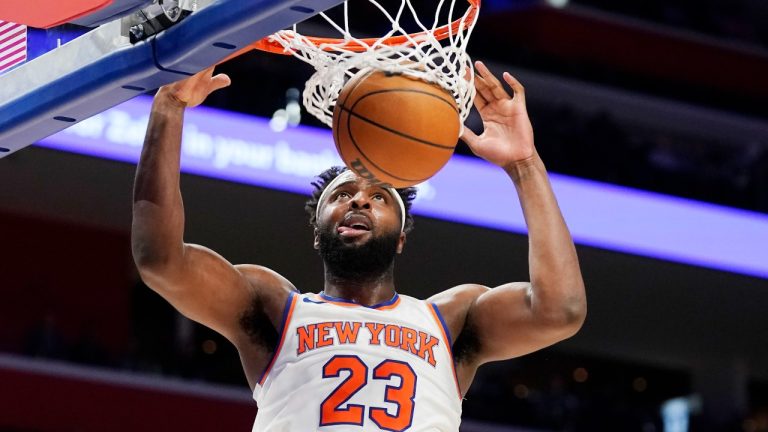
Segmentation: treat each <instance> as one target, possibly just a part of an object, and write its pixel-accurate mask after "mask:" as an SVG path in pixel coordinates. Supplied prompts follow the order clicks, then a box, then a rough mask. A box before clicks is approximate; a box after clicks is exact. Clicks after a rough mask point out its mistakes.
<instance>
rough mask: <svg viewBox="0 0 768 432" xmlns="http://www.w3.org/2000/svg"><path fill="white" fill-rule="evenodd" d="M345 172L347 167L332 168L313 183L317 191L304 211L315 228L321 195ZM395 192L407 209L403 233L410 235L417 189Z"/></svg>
mask: <svg viewBox="0 0 768 432" xmlns="http://www.w3.org/2000/svg"><path fill="white" fill-rule="evenodd" d="M344 171H347V168H346V167H341V166H332V167H330V168H328V169H327V170H325V171H323V172H321V173H320V175H318V176H317V181H314V182H312V186H313V187H314V188H315V190H313V191H312V195H311V197H310V198H309V200H308V201H307V203H306V204H304V210H306V211H307V213H309V224H310V225H312V226H313V227H315V228H317V205H318V203H319V200H320V195H322V194H323V191H324V190H325V188H327V187H328V185H329V184H330V183H331V182H332V181H333V179H335V178H336V177H338V176H339V175H341V173H343V172H344ZM395 190H396V191H397V193H398V195H400V198H402V200H403V206H404V207H405V226H404V227H403V231H405V232H406V233H408V232H410V231H411V230H412V229H413V215H411V205H412V204H413V200H415V199H416V190H417V189H416V188H415V187H407V188H400V189H395Z"/></svg>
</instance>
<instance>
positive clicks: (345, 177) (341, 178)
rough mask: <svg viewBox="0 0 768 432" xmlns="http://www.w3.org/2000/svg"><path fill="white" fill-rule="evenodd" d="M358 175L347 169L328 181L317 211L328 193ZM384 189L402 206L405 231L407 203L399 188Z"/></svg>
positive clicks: (401, 222)
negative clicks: (398, 191)
mask: <svg viewBox="0 0 768 432" xmlns="http://www.w3.org/2000/svg"><path fill="white" fill-rule="evenodd" d="M356 178H357V176H356V175H355V173H354V172H352V171H350V170H347V171H344V172H343V173H341V174H339V175H338V176H336V178H335V179H333V180H331V182H330V183H328V186H326V187H325V189H323V193H321V194H320V198H319V199H318V200H317V213H318V214H320V206H321V205H322V204H323V199H325V197H326V195H328V193H329V191H331V190H333V189H334V188H335V187H336V186H339V185H340V184H341V183H346V182H348V181H350V182H352V181H355V179H356ZM384 189H386V190H387V192H389V194H390V195H392V198H394V199H395V202H397V205H398V207H400V231H403V230H404V229H405V204H404V203H403V199H402V198H400V194H399V193H397V190H395V188H392V187H385V188H384Z"/></svg>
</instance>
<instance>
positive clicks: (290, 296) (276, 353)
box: [256, 291, 297, 385]
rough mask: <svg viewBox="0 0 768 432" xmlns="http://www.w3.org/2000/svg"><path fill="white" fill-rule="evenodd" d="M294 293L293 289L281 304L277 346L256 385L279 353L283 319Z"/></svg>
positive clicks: (283, 324)
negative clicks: (282, 304) (281, 314)
mask: <svg viewBox="0 0 768 432" xmlns="http://www.w3.org/2000/svg"><path fill="white" fill-rule="evenodd" d="M295 295H297V294H296V292H295V291H291V292H290V293H288V300H286V301H285V306H283V317H282V318H280V329H279V330H278V331H277V346H276V347H275V352H273V353H272V357H270V358H269V362H267V365H266V366H264V370H263V371H261V375H259V379H258V380H257V381H256V385H258V383H260V382H261V380H262V379H264V374H266V373H267V372H268V371H269V367H270V366H272V361H273V360H274V359H275V356H276V355H278V354H279V352H278V350H279V349H280V341H281V340H282V339H283V332H284V331H285V324H286V322H285V321H286V320H287V319H288V312H289V311H290V310H291V303H293V296H295Z"/></svg>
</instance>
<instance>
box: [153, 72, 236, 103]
mask: <svg viewBox="0 0 768 432" xmlns="http://www.w3.org/2000/svg"><path fill="white" fill-rule="evenodd" d="M213 68H214V66H211V67H209V68H208V69H205V70H204V71H202V72H199V73H197V74H196V75H194V76H191V77H189V78H186V79H183V80H181V81H177V82H175V83H173V84H168V85H165V86H163V87H161V88H160V90H158V95H161V94H162V95H167V96H169V97H170V98H171V99H173V100H175V101H176V102H178V103H179V104H180V105H182V106H185V107H194V106H197V105H200V104H201V103H202V102H203V101H204V100H205V98H207V97H208V95H209V94H211V93H213V92H215V91H216V90H219V89H222V88H224V87H227V86H229V85H230V84H231V83H232V80H230V79H229V76H227V75H225V74H218V75H215V76H214V75H213Z"/></svg>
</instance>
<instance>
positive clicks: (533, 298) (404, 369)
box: [132, 62, 586, 432]
mask: <svg viewBox="0 0 768 432" xmlns="http://www.w3.org/2000/svg"><path fill="white" fill-rule="evenodd" d="M476 67H477V70H478V77H477V80H476V83H475V85H476V87H477V90H478V95H477V98H476V99H475V105H476V107H477V109H478V110H479V111H480V114H481V115H482V119H483V122H484V126H485V131H484V132H483V134H482V135H480V136H477V135H475V134H474V133H473V132H472V131H470V130H469V129H465V131H464V133H463V136H462V139H463V140H464V141H465V142H466V143H467V144H468V145H469V146H470V147H471V148H472V150H473V151H474V152H475V154H477V155H478V156H480V157H482V158H484V159H486V160H488V161H490V162H491V163H493V164H496V165H498V166H499V167H500V168H501V169H503V170H504V171H505V172H506V173H507V174H508V175H509V178H510V179H511V180H512V183H513V184H514V187H515V188H516V190H517V194H518V196H519V198H520V203H521V204H522V208H523V212H524V214H525V219H526V221H527V224H528V232H529V237H530V254H529V260H530V278H531V281H530V282H513V283H508V284H505V285H501V286H498V287H495V288H489V287H485V286H482V285H475V284H468V285H461V286H456V287H453V288H449V289H447V290H445V291H443V292H440V293H438V294H436V295H435V296H433V297H432V298H430V299H428V300H426V301H422V300H417V299H414V298H411V297H408V296H405V295H400V294H398V293H397V291H396V289H395V286H394V278H393V259H394V257H395V255H396V254H399V253H400V252H402V250H403V248H404V246H405V240H406V233H407V231H408V230H409V228H410V227H411V224H412V219H411V215H410V213H409V208H410V201H411V200H412V198H413V197H414V193H413V190H412V189H403V190H394V189H390V188H383V187H381V185H377V184H371V183H369V182H367V181H366V180H363V179H361V178H359V177H356V176H355V175H354V174H353V173H352V172H350V171H344V170H342V169H331V170H329V171H326V172H325V173H324V174H323V175H322V176H321V179H320V180H319V181H318V182H317V183H315V186H316V188H317V190H316V191H315V192H314V194H313V196H312V199H310V201H309V202H308V204H307V209H308V210H309V212H310V221H311V223H312V224H313V226H314V228H315V231H314V236H315V237H314V247H315V249H318V250H319V253H320V255H321V257H322V259H323V261H324V264H325V275H324V276H325V280H324V289H323V292H321V293H316V294H300V293H299V291H298V290H297V287H294V286H293V285H292V284H291V282H290V281H288V280H287V279H285V278H284V277H283V276H281V275H279V274H277V273H276V272H274V271H272V270H270V269H268V268H264V267H260V266H258V265H232V264H230V263H229V262H227V260H225V259H224V258H223V257H221V256H219V255H218V254H216V253H215V252H213V251H211V250H209V249H206V248H205V247H203V246H198V245H195V244H187V243H185V242H184V240H183V231H184V210H183V207H182V200H181V194H180V191H179V154H180V142H181V135H182V133H181V132H182V123H183V116H184V109H185V107H188V106H195V105H197V104H199V103H201V102H202V101H203V100H204V99H205V98H206V96H207V95H208V94H210V93H211V92H212V91H214V90H217V89H219V88H222V87H225V86H227V85H229V83H230V81H229V78H228V77H227V76H225V75H217V76H213V70H212V69H208V70H207V71H204V72H201V73H200V74H198V75H196V76H194V77H191V78H189V79H187V80H185V81H181V82H178V83H175V84H172V85H168V86H165V87H163V88H161V89H160V90H159V91H158V93H157V95H156V96H155V100H154V104H153V106H152V113H151V117H150V121H149V126H148V130H147V135H146V142H145V144H144V149H143V152H142V155H141V161H140V163H139V167H138V172H137V175H136V184H135V191H134V207H133V230H132V242H133V255H134V259H135V261H136V264H137V266H138V269H139V271H140V273H141V276H142V278H143V279H144V281H145V282H146V283H147V285H149V286H150V287H151V288H152V289H154V290H155V291H157V292H158V293H159V294H160V295H161V296H163V297H164V298H165V299H166V300H168V301H169V302H170V303H171V304H172V305H173V306H174V307H176V309H178V310H179V311H180V312H181V313H182V314H184V315H186V316H187V317H189V318H191V319H193V320H195V321H197V322H199V323H202V324H204V325H206V326H208V327H210V328H212V329H214V330H216V331H218V332H219V333H221V334H222V335H223V336H224V337H226V338H227V339H228V340H230V341H231V342H232V343H233V344H234V345H235V346H236V347H237V349H238V351H239V353H240V358H241V361H242V365H243V369H244V371H245V375H246V377H247V379H248V382H249V384H250V386H251V388H252V390H253V392H254V398H255V399H256V401H257V403H258V408H259V410H258V414H257V415H256V422H255V425H254V428H253V429H254V430H255V431H270V432H272V431H281V432H282V431H291V432H307V431H379V430H387V431H406V430H407V431H452V432H455V431H458V429H459V422H460V415H461V399H462V396H463V395H464V394H465V393H466V392H467V389H468V388H469V386H470V383H471V382H472V379H473V377H474V375H475V371H476V370H477V368H478V367H479V366H480V365H482V364H484V363H487V362H491V361H497V360H504V359H510V358H513V357H518V356H522V355H524V354H527V353H530V352H533V351H536V350H538V349H541V348H544V347H546V346H549V345H551V344H553V343H556V342H558V341H560V340H563V339H565V338H568V337H570V336H572V335H573V334H575V333H576V332H577V331H578V329H579V328H580V326H581V325H582V322H583V321H584V318H585V314H586V300H585V294H584V284H583V281H582V277H581V273H580V269H579V264H578V260H577V257H576V251H575V248H574V244H573V241H572V240H571V237H570V234H569V232H568V229H567V227H566V225H565V222H564V220H563V217H562V215H561V213H560V210H559V209H558V206H557V202H556V201H555V197H554V195H553V193H552V189H551V187H550V185H549V181H548V178H547V173H546V170H545V168H544V164H543V163H542V161H541V159H540V158H539V156H538V154H537V153H536V149H535V148H534V143H533V131H532V127H531V123H530V121H529V119H528V115H527V112H526V106H525V93H524V90H523V87H522V86H521V85H520V83H519V82H518V81H517V80H515V78H513V77H512V76H511V75H509V74H508V73H505V74H504V75H503V79H504V81H506V83H507V84H508V85H509V88H510V89H511V90H512V93H511V94H510V93H508V91H507V90H506V89H505V87H504V86H503V85H502V84H501V82H499V80H498V79H497V78H496V77H494V76H493V75H492V74H491V73H490V72H489V70H488V69H487V68H486V67H485V66H484V65H483V64H482V63H479V62H478V63H477V65H476ZM468 181H471V179H468ZM510 186H511V185H510ZM477 187H478V188H482V187H483V185H482V184H479V185H477ZM510 193H511V188H510ZM496 199H499V200H502V199H504V197H503V196H500V197H496ZM489 205H492V203H489ZM307 246H309V245H307Z"/></svg>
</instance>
